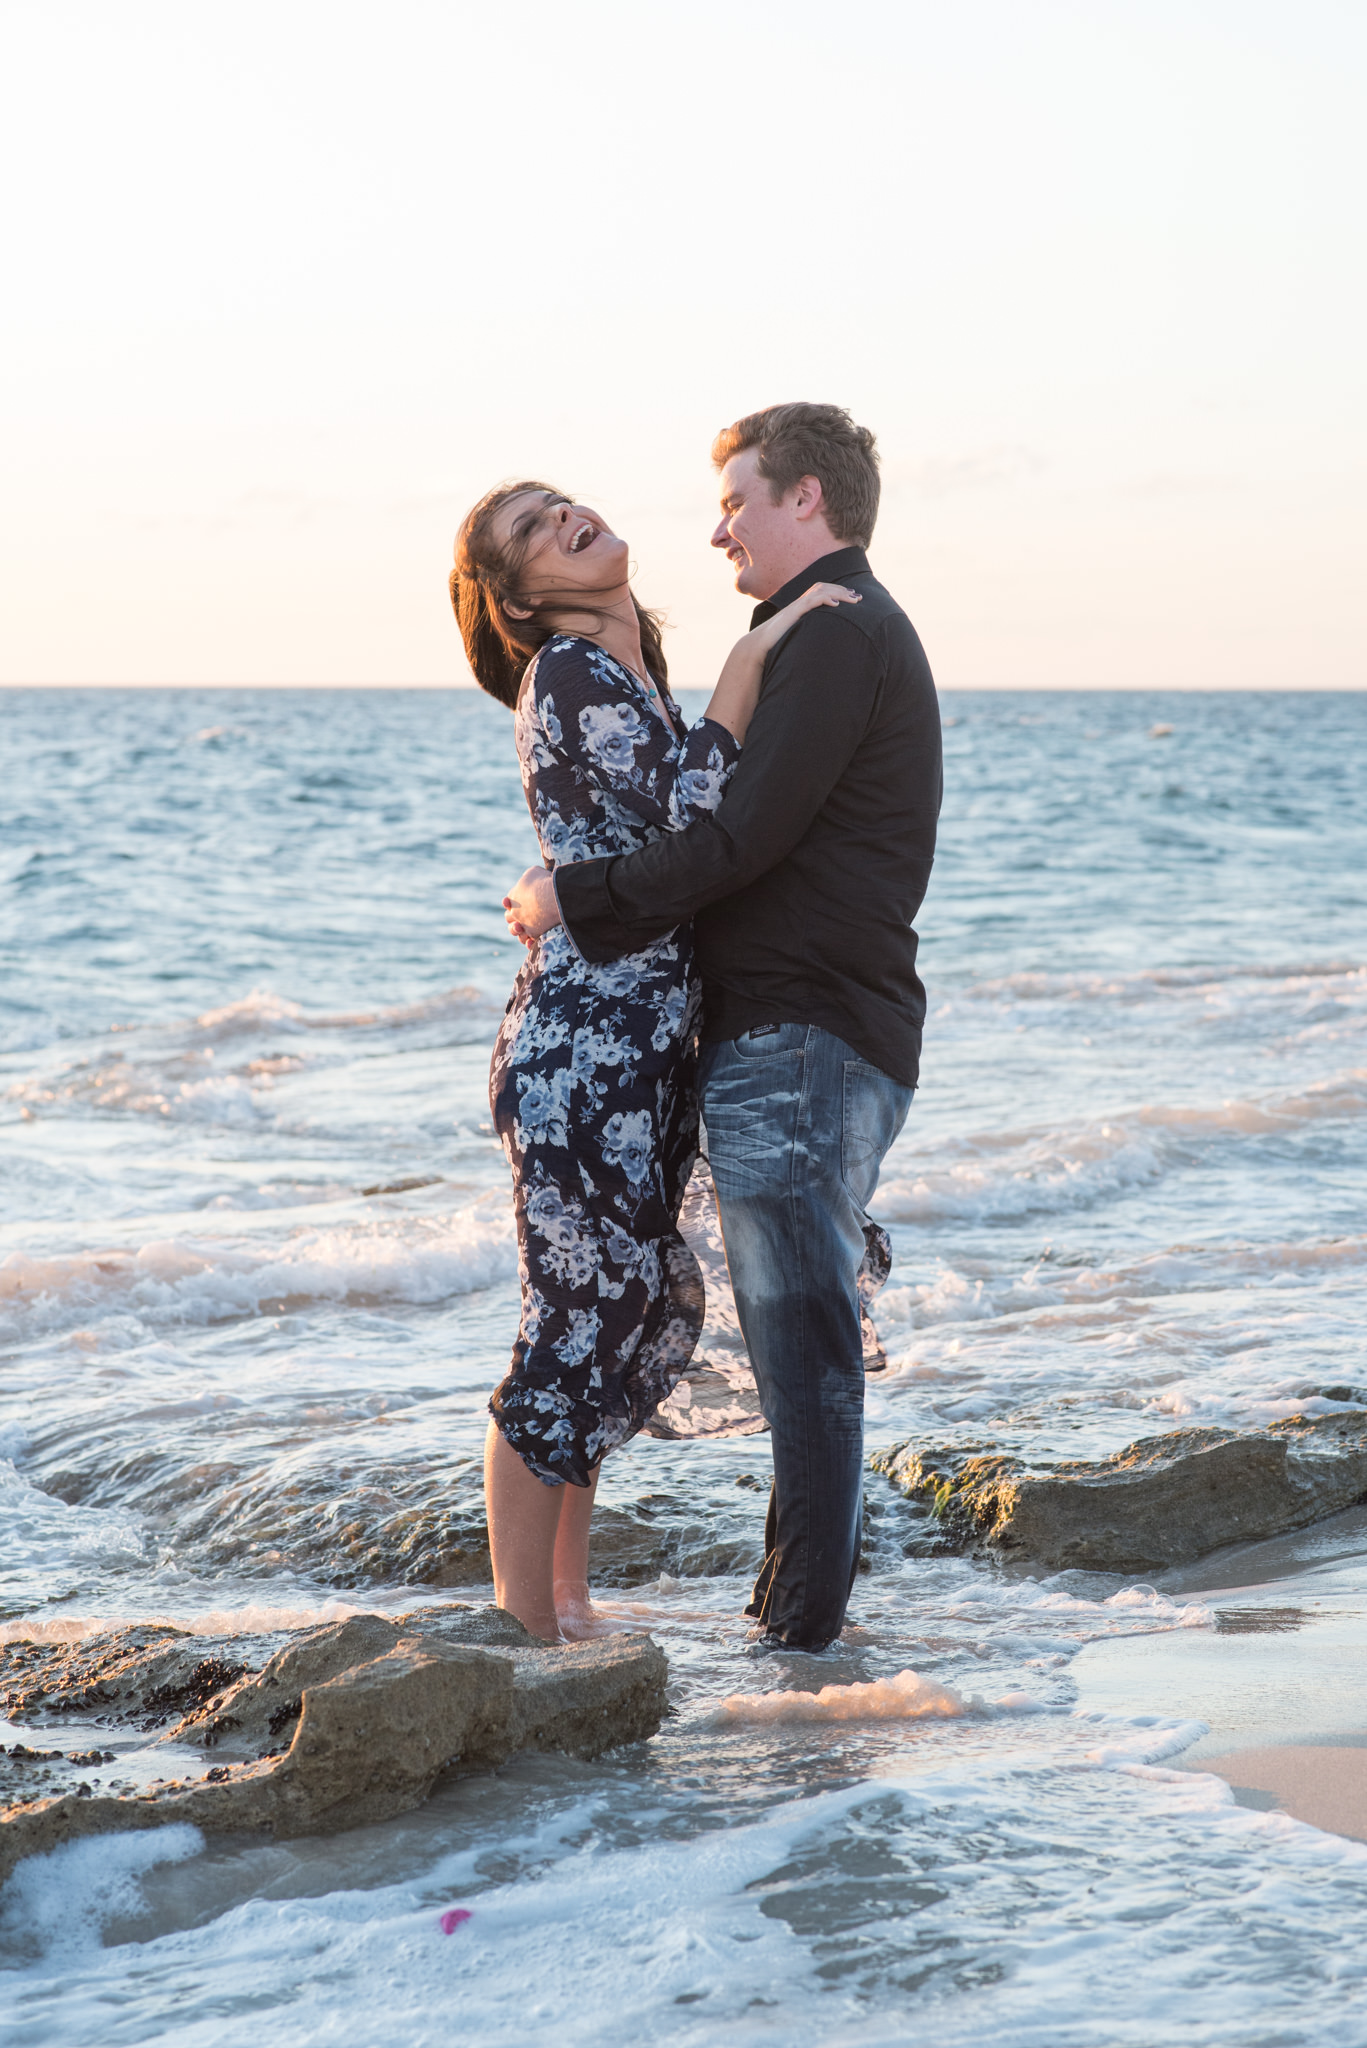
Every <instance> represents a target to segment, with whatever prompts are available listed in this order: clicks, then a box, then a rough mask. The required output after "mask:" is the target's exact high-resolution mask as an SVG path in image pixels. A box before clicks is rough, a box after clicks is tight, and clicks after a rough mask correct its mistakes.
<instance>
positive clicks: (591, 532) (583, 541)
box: [570, 522, 598, 555]
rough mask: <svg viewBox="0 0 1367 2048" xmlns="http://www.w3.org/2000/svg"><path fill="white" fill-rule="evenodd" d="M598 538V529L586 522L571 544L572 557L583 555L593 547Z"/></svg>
mask: <svg viewBox="0 0 1367 2048" xmlns="http://www.w3.org/2000/svg"><path fill="white" fill-rule="evenodd" d="M597 538H598V528H597V527H596V526H590V525H588V524H587V522H586V523H585V524H584V525H583V526H581V527H580V529H579V531H578V533H576V534H575V536H574V539H573V540H572V541H571V542H570V553H571V554H572V555H580V554H582V553H583V551H584V549H585V548H588V547H592V546H593V543H594V542H595V541H596V540H597Z"/></svg>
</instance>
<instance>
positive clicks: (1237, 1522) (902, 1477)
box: [870, 1409, 1367, 1572]
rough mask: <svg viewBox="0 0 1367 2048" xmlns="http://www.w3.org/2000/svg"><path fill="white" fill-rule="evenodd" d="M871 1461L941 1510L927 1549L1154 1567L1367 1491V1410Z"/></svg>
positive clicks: (1075, 1565)
mask: <svg viewBox="0 0 1367 2048" xmlns="http://www.w3.org/2000/svg"><path fill="white" fill-rule="evenodd" d="M870 1464H871V1465H872V1467H873V1469H874V1471H876V1472H881V1473H882V1474H883V1475H884V1477H885V1478H887V1479H889V1480H890V1481H891V1482H892V1484H893V1485H894V1486H895V1487H896V1488H897V1489H898V1490H899V1491H900V1492H901V1493H902V1494H903V1495H905V1496H906V1498H907V1499H908V1500H910V1501H913V1502H915V1503H916V1504H917V1505H918V1506H920V1507H921V1508H922V1510H923V1511H927V1512H928V1513H929V1514H930V1515H932V1516H933V1517H934V1529H935V1535H934V1541H933V1546H932V1547H937V1548H940V1549H948V1550H960V1551H978V1552H984V1553H987V1554H990V1555H996V1556H1001V1557H1017V1558H1020V1559H1022V1560H1025V1561H1028V1562H1030V1563H1034V1564H1040V1565H1043V1566H1045V1567H1046V1568H1047V1569H1049V1570H1051V1571H1066V1570H1069V1569H1080V1570H1086V1571H1103V1572H1144V1571H1155V1570H1162V1569H1163V1568H1164V1567H1165V1566H1168V1565H1177V1564H1186V1563H1190V1562H1191V1561H1192V1560H1193V1559H1195V1558H1198V1557H1203V1556H1205V1555H1206V1553H1207V1552H1209V1551H1212V1550H1218V1549H1220V1548H1221V1547H1222V1546H1223V1545H1225V1544H1228V1543H1249V1542H1255V1541H1258V1540H1260V1539H1261V1538H1263V1537H1267V1536H1277V1535H1280V1534H1282V1532H1283V1531H1285V1530H1288V1529H1300V1528H1304V1527H1306V1525H1307V1524H1309V1523H1311V1522H1316V1521H1320V1520H1322V1519H1323V1518H1324V1517H1325V1516H1326V1515H1333V1514H1338V1513H1339V1512H1340V1510H1342V1509H1343V1508H1346V1507H1351V1506H1353V1505H1354V1503H1356V1502H1357V1501H1360V1500H1362V1499H1363V1498H1364V1497H1367V1410H1363V1409H1354V1410H1352V1411H1350V1412H1348V1413H1339V1414H1336V1415H1321V1416H1315V1417H1310V1416H1306V1415H1292V1416H1288V1417H1287V1419H1286V1420H1285V1421H1283V1422H1278V1423H1274V1424H1272V1425H1271V1427H1270V1428H1268V1429H1262V1430H1246V1431H1236V1430H1223V1429H1178V1430H1172V1431H1170V1432H1169V1433H1168V1434H1167V1435H1164V1436H1155V1437H1146V1438H1144V1439H1142V1440H1141V1441H1140V1442H1138V1443H1133V1444H1129V1445H1127V1446H1126V1448H1125V1449H1124V1450H1121V1451H1116V1452H1115V1453H1114V1454H1113V1455H1112V1456H1111V1457H1109V1458H1101V1459H1097V1460H1094V1461H1091V1462H1086V1461H1080V1460H1066V1461H1061V1462H1059V1463H1057V1464H1052V1465H1049V1466H1047V1467H1045V1466H1035V1467H1031V1466H1029V1465H1027V1464H1026V1463H1025V1461H1024V1460H1022V1459H1018V1458H1014V1457H1011V1456H1009V1455H1007V1454H1004V1453H1001V1452H995V1451H992V1450H990V1449H986V1448H980V1447H969V1448H965V1449H960V1450H957V1451H956V1450H950V1449H933V1448H929V1447H927V1448H925V1449H919V1448H917V1447H916V1446H915V1445H914V1444H910V1443H901V1444H894V1445H892V1446H891V1447H890V1448H889V1449H887V1450H885V1451H880V1452H878V1453H876V1454H875V1456H874V1457H873V1458H872V1459H871V1460H870Z"/></svg>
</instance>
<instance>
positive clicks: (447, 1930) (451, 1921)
mask: <svg viewBox="0 0 1367 2048" xmlns="http://www.w3.org/2000/svg"><path fill="white" fill-rule="evenodd" d="M473 1917H474V1916H473V1915H472V1914H471V1911H470V1908H469V1907H468V1906H452V1908H451V1910H450V1912H449V1913H443V1914H442V1916H441V1931H442V1933H443V1934H454V1933H455V1931H456V1929H457V1928H458V1927H463V1926H464V1925H465V1923H466V1921H467V1920H469V1919H472V1918H473Z"/></svg>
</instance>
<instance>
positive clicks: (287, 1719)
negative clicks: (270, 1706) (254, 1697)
mask: <svg viewBox="0 0 1367 2048" xmlns="http://www.w3.org/2000/svg"><path fill="white" fill-rule="evenodd" d="M303 1710H304V1701H303V1696H302V1694H301V1695H300V1696H299V1697H298V1698H297V1699H292V1700H286V1701H285V1702H284V1704H283V1706H279V1707H277V1708H276V1710H275V1712H274V1713H273V1714H272V1715H271V1718H270V1720H269V1722H268V1723H267V1726H268V1727H269V1729H270V1732H271V1734H272V1735H282V1734H283V1733H284V1731H285V1729H286V1728H292V1727H293V1726H294V1724H295V1722H296V1721H297V1720H298V1719H299V1716H300V1714H301V1713H302V1712H303Z"/></svg>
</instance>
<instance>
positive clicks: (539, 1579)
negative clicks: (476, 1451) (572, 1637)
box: [484, 1422, 593, 1643]
mask: <svg viewBox="0 0 1367 2048" xmlns="http://www.w3.org/2000/svg"><path fill="white" fill-rule="evenodd" d="M584 1490H585V1489H583V1488H581V1487H578V1486H546V1485H545V1484H544V1483H543V1482H542V1481H541V1480H540V1479H538V1478H537V1477H536V1474H535V1473H534V1472H529V1471H528V1469H527V1467H526V1466H525V1465H524V1464H523V1462H522V1460H521V1458H519V1456H518V1455H517V1452H516V1451H515V1450H514V1449H513V1448H512V1446H511V1444H509V1443H508V1441H507V1439H506V1438H505V1437H504V1435H503V1432H502V1431H501V1430H500V1429H499V1427H498V1424H497V1423H496V1422H491V1423H490V1424H489V1434H488V1436H487V1437H486V1438H485V1439H484V1511H485V1514H486V1515H487V1517H488V1521H489V1548H490V1550H491V1551H492V1553H493V1560H494V1598H495V1599H496V1600H497V1602H498V1604H499V1606H500V1607H506V1608H507V1610H508V1612H509V1613H510V1614H515V1615H516V1616H517V1618H518V1620H519V1621H520V1622H521V1623H522V1625H523V1627H524V1628H529V1629H530V1630H531V1632H532V1634H533V1635H534V1636H544V1637H545V1638H546V1640H547V1641H548V1642H552V1643H556V1642H559V1641H560V1624H559V1622H558V1621H557V1620H556V1614H555V1584H554V1580H555V1572H554V1567H553V1562H552V1560H553V1559H554V1557H555V1556H556V1532H557V1530H558V1529H559V1526H560V1520H561V1513H562V1509H563V1507H564V1505H565V1495H566V1494H579V1493H582V1492H583V1491H584ZM590 1491H591V1490H590ZM592 1506H593V1503H592V1498H591V1497H590V1501H589V1508H590V1512H592ZM584 1561H585V1568H586V1569H587V1564H588V1519H587V1517H585V1521H584ZM585 1593H586V1595H587V1588H585Z"/></svg>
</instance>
